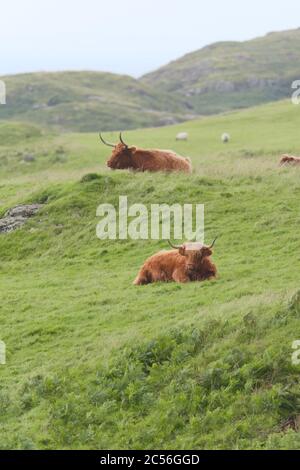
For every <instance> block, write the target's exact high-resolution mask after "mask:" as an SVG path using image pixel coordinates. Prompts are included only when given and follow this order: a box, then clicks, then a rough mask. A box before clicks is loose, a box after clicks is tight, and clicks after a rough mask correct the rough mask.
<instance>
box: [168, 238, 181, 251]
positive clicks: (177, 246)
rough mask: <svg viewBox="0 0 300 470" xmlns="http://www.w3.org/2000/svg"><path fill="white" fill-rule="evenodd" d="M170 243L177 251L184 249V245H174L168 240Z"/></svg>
mask: <svg viewBox="0 0 300 470" xmlns="http://www.w3.org/2000/svg"><path fill="white" fill-rule="evenodd" d="M168 243H169V245H170V246H171V247H172V248H175V250H179V249H180V248H181V247H182V245H173V243H171V242H170V240H168Z"/></svg>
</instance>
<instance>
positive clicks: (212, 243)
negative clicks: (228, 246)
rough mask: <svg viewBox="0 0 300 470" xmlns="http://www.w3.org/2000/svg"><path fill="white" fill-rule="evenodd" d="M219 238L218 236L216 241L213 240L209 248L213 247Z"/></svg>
mask: <svg viewBox="0 0 300 470" xmlns="http://www.w3.org/2000/svg"><path fill="white" fill-rule="evenodd" d="M217 239H218V237H216V238H215V239H214V241H213V242H212V244H211V245H210V247H209V248H212V247H213V246H214V244H215V243H216V241H217Z"/></svg>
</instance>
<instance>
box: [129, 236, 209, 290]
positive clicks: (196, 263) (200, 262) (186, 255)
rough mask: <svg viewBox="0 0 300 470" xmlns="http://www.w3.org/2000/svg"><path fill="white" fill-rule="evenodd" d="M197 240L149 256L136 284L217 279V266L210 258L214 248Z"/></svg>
mask: <svg viewBox="0 0 300 470" xmlns="http://www.w3.org/2000/svg"><path fill="white" fill-rule="evenodd" d="M215 241H216V239H215V240H214V241H213V242H212V244H211V245H210V246H205V245H202V244H201V243H197V242H187V243H184V244H183V245H179V246H176V245H172V244H171V243H170V242H169V244H170V245H171V247H172V248H174V250H169V251H160V252H158V253H156V254H155V255H153V256H151V257H150V258H148V259H147V260H146V261H145V263H144V265H143V266H142V268H141V269H140V271H139V273H138V275H137V277H136V279H135V281H134V282H133V283H134V284H135V285H142V284H150V283H151V282H157V281H161V282H167V281H175V282H191V281H205V280H210V279H215V278H216V276H217V268H216V266H215V265H214V264H213V262H212V261H211V259H210V256H211V255H212V253H213V251H212V248H213V246H214V244H215Z"/></svg>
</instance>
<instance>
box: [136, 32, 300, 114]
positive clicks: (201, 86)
mask: <svg viewBox="0 0 300 470" xmlns="http://www.w3.org/2000/svg"><path fill="white" fill-rule="evenodd" d="M299 63H300V29H297V30H291V31H284V32H276V33H270V34H268V35H266V36H264V37H261V38H257V39H253V40H251V41H245V42H220V43H216V44H211V45H209V46H207V47H204V48H203V49H201V50H199V51H195V52H192V53H190V54H187V55H185V56H184V57H182V58H180V59H178V60H175V61H174V62H171V63H170V64H168V65H166V66H165V67H162V68H160V69H158V70H156V71H154V72H152V73H150V74H147V75H145V76H144V77H143V78H142V83H145V84H147V85H149V86H152V87H155V88H156V89H159V90H163V91H166V92H172V93H173V95H174V96H182V97H184V98H185V99H187V100H188V101H189V102H190V104H191V105H192V106H193V109H194V111H195V112H197V113H198V114H212V113H219V112H223V111H227V110H229V109H234V108H241V107H249V106H253V105H255V104H259V103H264V102H268V101H275V100H278V99H282V98H284V97H289V96H291V93H292V91H291V84H292V82H293V81H294V80H299V79H300V66H299Z"/></svg>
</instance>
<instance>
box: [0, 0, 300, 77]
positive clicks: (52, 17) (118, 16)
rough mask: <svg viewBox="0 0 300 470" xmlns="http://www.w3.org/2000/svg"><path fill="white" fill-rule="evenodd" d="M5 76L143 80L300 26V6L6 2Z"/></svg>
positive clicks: (2, 34) (221, 1) (1, 48)
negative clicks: (223, 44) (196, 57)
mask: <svg viewBox="0 0 300 470" xmlns="http://www.w3.org/2000/svg"><path fill="white" fill-rule="evenodd" d="M0 18H1V24H0V75H4V74H11V73H19V72H29V71H40V70H67V69H68V70H71V69H72V70H84V69H88V70H105V71H112V72H117V73H126V74H131V75H134V76H139V75H141V74H143V73H145V72H148V71H151V70H153V69H155V68H157V67H159V66H160V65H164V64H165V63H167V62H169V61H171V60H173V59H176V58H178V57H180V56H181V55H183V54H185V53H187V52H191V51H193V50H196V49H199V48H201V47H203V46H205V45H207V44H210V43H212V42H215V41H223V40H245V39H250V38H253V37H256V36H262V35H264V34H265V33H267V32H269V31H276V30H283V29H291V28H297V27H299V26H300V1H299V0H243V1H242V0H226V1H225V0H144V1H143V0H106V1H104V0H81V1H78V0H7V1H5V0H2V1H1V3H0Z"/></svg>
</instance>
